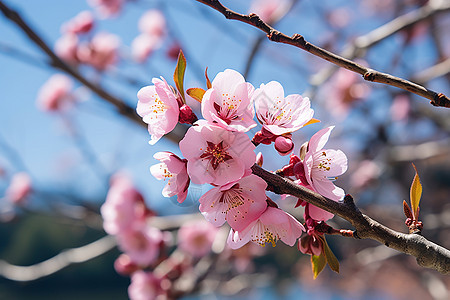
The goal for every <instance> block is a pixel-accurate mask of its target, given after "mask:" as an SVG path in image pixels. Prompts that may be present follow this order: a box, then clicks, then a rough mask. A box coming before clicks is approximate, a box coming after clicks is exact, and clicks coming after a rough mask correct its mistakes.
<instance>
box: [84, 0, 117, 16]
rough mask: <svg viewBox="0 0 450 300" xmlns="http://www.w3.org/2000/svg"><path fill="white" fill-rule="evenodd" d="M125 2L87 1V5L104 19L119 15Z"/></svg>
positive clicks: (110, 0)
mask: <svg viewBox="0 0 450 300" xmlns="http://www.w3.org/2000/svg"><path fill="white" fill-rule="evenodd" d="M124 2H125V1H124V0H87V3H88V4H89V5H90V6H92V7H93V8H95V9H96V10H97V12H98V13H99V14H100V16H101V17H102V18H110V17H114V16H116V15H118V14H119V13H120V11H121V10H122V5H123V4H124Z"/></svg>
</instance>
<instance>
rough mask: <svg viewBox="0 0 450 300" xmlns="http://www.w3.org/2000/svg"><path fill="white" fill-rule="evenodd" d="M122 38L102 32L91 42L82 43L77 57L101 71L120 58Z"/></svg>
mask: <svg viewBox="0 0 450 300" xmlns="http://www.w3.org/2000/svg"><path fill="white" fill-rule="evenodd" d="M119 46H120V39H119V37H118V36H116V35H114V34H111V33H106V32H100V33H97V34H96V35H95V36H94V37H93V38H92V40H91V41H90V42H89V43H82V44H80V45H79V47H78V51H77V57H78V59H79V60H80V61H81V62H82V63H85V64H88V65H91V66H93V67H94V68H96V69H97V70H99V71H104V70H106V69H107V68H108V67H110V66H111V65H113V64H115V63H116V62H117V61H118V59H119V54H118V50H119Z"/></svg>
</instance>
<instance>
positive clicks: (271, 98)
mask: <svg viewBox="0 0 450 300" xmlns="http://www.w3.org/2000/svg"><path fill="white" fill-rule="evenodd" d="M253 99H254V101H255V108H256V117H257V118H258V120H259V122H261V124H262V125H263V127H264V129H266V130H268V131H269V132H271V133H272V134H274V135H282V134H286V133H290V132H294V131H296V130H298V129H300V128H301V127H303V126H304V125H305V124H306V123H307V122H308V121H310V120H311V119H312V117H313V114H314V110H312V109H311V107H310V106H311V105H310V102H309V99H308V98H303V97H302V96H300V95H298V94H293V95H289V96H286V97H284V89H283V86H282V85H281V84H280V83H279V82H277V81H271V82H269V83H268V84H261V86H260V87H259V88H258V89H256V91H255V92H254V94H253Z"/></svg>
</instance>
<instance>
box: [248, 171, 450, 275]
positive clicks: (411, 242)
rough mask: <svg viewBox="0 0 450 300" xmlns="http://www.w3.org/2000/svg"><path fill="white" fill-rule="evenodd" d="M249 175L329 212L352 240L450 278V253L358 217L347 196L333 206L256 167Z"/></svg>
mask: <svg viewBox="0 0 450 300" xmlns="http://www.w3.org/2000/svg"><path fill="white" fill-rule="evenodd" d="M252 171H253V174H255V175H257V176H259V177H261V178H262V179H264V180H265V181H266V182H267V184H268V189H269V190H271V191H272V192H274V193H276V194H289V195H292V196H295V197H298V198H301V199H302V200H304V201H306V202H308V203H311V204H313V205H315V206H317V207H320V208H322V209H324V210H326V211H329V212H331V213H333V214H335V215H338V216H339V217H341V218H343V219H345V220H347V221H348V222H350V223H351V224H352V225H353V226H354V227H355V229H356V234H355V235H356V237H357V238H362V239H372V240H375V241H377V242H379V243H382V244H384V245H386V246H387V247H390V248H393V249H395V250H398V251H400V252H403V253H406V254H409V255H412V256H415V257H416V260H417V263H418V264H419V265H420V266H422V267H426V268H430V269H434V270H437V271H439V272H440V273H442V274H450V251H449V250H448V249H445V248H444V247H441V246H439V245H437V244H435V243H433V242H431V241H429V240H427V239H426V238H424V237H423V236H421V235H418V234H404V233H401V232H397V231H395V230H392V229H391V228H389V227H386V226H384V225H382V224H380V223H378V222H377V221H375V220H373V219H371V218H370V217H369V216H366V215H365V214H363V213H361V212H360V211H359V209H358V208H357V207H356V205H355V203H354V202H353V198H352V197H351V196H350V195H347V196H346V197H345V199H344V201H343V202H335V201H333V200H330V199H327V198H325V197H323V196H321V195H320V194H318V193H315V192H313V191H311V190H309V189H307V188H305V187H302V186H299V185H297V184H295V183H294V182H293V181H291V180H288V179H286V178H283V177H281V176H279V175H276V174H274V173H271V172H268V171H266V170H264V169H263V168H261V167H259V166H258V165H256V164H255V165H253V167H252Z"/></svg>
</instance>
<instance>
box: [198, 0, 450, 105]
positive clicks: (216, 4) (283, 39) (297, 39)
mask: <svg viewBox="0 0 450 300" xmlns="http://www.w3.org/2000/svg"><path fill="white" fill-rule="evenodd" d="M196 1H198V2H200V3H203V4H205V5H208V6H210V7H211V8H213V9H215V10H217V11H218V12H220V13H221V14H223V15H224V16H225V18H227V19H232V20H237V21H240V22H243V23H246V24H249V25H251V26H253V27H255V28H258V29H260V30H262V31H263V32H265V33H266V34H267V37H268V38H269V40H271V41H273V42H278V43H283V44H289V45H292V46H295V47H298V48H300V49H302V50H305V51H307V52H309V53H311V54H313V55H315V56H317V57H320V58H322V59H324V60H327V61H329V62H331V63H333V64H335V65H337V66H339V67H342V68H345V69H348V70H350V71H353V72H355V73H359V74H361V75H362V76H363V78H364V79H365V80H367V81H373V82H379V83H384V84H387V85H391V86H395V87H398V88H401V89H404V90H406V91H410V92H412V93H415V94H417V95H419V96H422V97H424V98H427V99H429V100H431V101H430V103H431V104H432V105H434V106H442V107H450V98H448V97H447V96H445V95H444V94H442V93H436V92H434V91H432V90H429V89H427V88H425V87H423V86H421V85H418V84H416V83H413V82H411V81H408V80H405V79H402V78H399V77H395V76H393V75H390V74H387V73H382V72H379V71H376V70H372V69H370V68H367V67H364V66H362V65H360V64H357V63H356V62H354V61H351V60H349V59H346V58H344V57H342V56H339V55H337V54H334V53H332V52H329V51H327V50H325V49H322V48H320V47H318V46H315V45H313V44H311V43H309V42H307V41H306V40H305V39H304V37H303V36H302V35H300V34H297V33H296V34H294V35H293V36H292V37H289V36H287V35H285V34H284V33H282V32H279V31H277V30H275V29H274V28H273V27H272V26H270V25H269V24H267V23H265V22H264V21H262V20H261V18H260V17H259V16H257V15H256V14H249V15H243V14H239V13H236V12H234V11H232V10H230V9H228V8H227V7H225V6H224V5H222V3H221V2H220V1H218V0H196ZM442 3H444V2H443V1H442ZM449 8H450V3H446V4H445V5H444V4H442V6H440V7H439V9H440V10H446V9H449ZM435 9H436V10H437V9H438V8H435Z"/></svg>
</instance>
